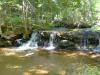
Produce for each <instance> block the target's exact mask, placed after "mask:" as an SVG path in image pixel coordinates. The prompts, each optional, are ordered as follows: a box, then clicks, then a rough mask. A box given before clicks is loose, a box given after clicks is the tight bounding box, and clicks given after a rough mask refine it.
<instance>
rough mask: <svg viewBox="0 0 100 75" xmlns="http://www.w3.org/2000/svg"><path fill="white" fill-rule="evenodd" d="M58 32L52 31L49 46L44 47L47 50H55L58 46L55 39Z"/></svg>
mask: <svg viewBox="0 0 100 75" xmlns="http://www.w3.org/2000/svg"><path fill="white" fill-rule="evenodd" d="M56 34H57V33H56V32H51V33H50V38H49V43H48V46H47V47H44V48H45V49H47V50H54V49H55V48H56V46H55V44H54V41H55V40H56Z"/></svg>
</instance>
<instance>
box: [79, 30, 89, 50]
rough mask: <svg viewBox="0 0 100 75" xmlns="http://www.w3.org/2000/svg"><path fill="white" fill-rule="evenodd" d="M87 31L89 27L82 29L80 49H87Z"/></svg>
mask: <svg viewBox="0 0 100 75" xmlns="http://www.w3.org/2000/svg"><path fill="white" fill-rule="evenodd" d="M88 33H89V29H87V30H86V31H83V38H82V40H81V43H80V49H81V50H88Z"/></svg>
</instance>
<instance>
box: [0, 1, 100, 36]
mask: <svg viewBox="0 0 100 75" xmlns="http://www.w3.org/2000/svg"><path fill="white" fill-rule="evenodd" d="M97 1H98V2H99V0H0V34H1V35H9V34H13V33H20V32H24V33H28V32H30V31H31V30H45V29H50V28H51V27H55V26H63V27H66V28H80V27H81V28H84V27H90V26H92V25H94V24H95V23H96V21H97V20H98V18H97V15H96V14H97V13H98V12H97V9H96V8H97V7H96V4H97V3H98V2H97ZM98 5H99V4H98Z"/></svg>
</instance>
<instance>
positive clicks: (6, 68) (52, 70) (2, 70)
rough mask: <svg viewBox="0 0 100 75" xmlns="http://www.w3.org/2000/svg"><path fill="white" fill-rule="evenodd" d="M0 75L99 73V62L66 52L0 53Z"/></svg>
mask: <svg viewBox="0 0 100 75" xmlns="http://www.w3.org/2000/svg"><path fill="white" fill-rule="evenodd" d="M0 75H100V62H99V61H96V60H95V59H91V58H89V57H87V56H78V55H74V56H71V55H69V56H68V54H66V53H65V54H62V53H59V54H53V53H48V52H36V53H34V54H33V55H30V56H26V55H25V54H16V55H11V56H6V55H4V54H0Z"/></svg>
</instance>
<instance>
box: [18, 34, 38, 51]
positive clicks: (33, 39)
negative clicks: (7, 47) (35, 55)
mask: <svg viewBox="0 0 100 75" xmlns="http://www.w3.org/2000/svg"><path fill="white" fill-rule="evenodd" d="M37 38H38V37H37V33H36V32H33V33H32V35H31V38H30V40H29V41H28V42H27V43H24V44H22V45H21V46H19V47H18V48H17V49H16V51H22V50H32V49H36V48H38V44H37V43H38V42H37Z"/></svg>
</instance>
